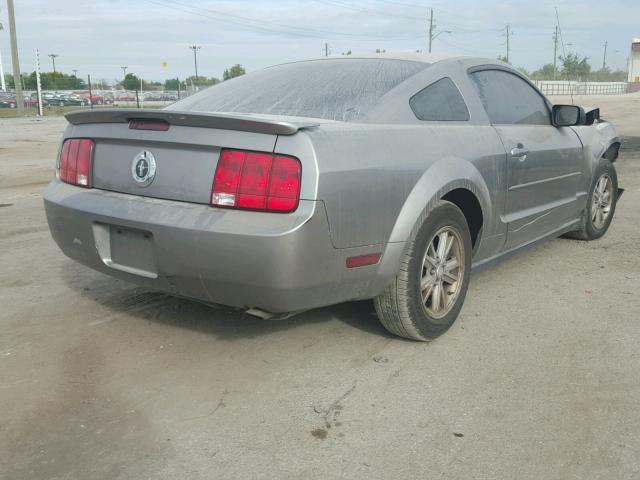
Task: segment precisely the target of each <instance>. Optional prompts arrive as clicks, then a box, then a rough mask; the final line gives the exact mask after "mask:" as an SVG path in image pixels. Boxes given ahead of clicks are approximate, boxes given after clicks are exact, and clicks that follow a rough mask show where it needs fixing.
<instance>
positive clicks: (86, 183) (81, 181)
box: [58, 138, 94, 188]
mask: <svg viewBox="0 0 640 480" xmlns="http://www.w3.org/2000/svg"><path fill="white" fill-rule="evenodd" d="M93 146H94V142H93V140H90V139H88V138H70V139H68V140H65V142H64V144H63V145H62V150H61V152H60V162H59V164H58V174H59V176H60V180H62V181H63V182H66V183H71V184H73V185H78V186H80V187H87V188H88V187H90V186H91V159H92V157H93Z"/></svg>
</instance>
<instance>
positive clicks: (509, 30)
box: [506, 25, 511, 63]
mask: <svg viewBox="0 0 640 480" xmlns="http://www.w3.org/2000/svg"><path fill="white" fill-rule="evenodd" d="M506 30H507V33H506V35H507V63H509V39H510V37H511V29H510V28H509V25H507V27H506Z"/></svg>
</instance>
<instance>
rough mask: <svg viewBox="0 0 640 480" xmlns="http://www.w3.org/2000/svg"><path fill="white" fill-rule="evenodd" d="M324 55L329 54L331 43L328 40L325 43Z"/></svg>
mask: <svg viewBox="0 0 640 480" xmlns="http://www.w3.org/2000/svg"><path fill="white" fill-rule="evenodd" d="M324 56H325V57H328V56H329V44H328V43H327V42H325V43H324Z"/></svg>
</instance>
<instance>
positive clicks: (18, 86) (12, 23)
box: [7, 0, 24, 115]
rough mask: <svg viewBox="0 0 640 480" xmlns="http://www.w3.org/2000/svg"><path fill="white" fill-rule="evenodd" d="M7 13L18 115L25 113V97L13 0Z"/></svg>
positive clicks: (10, 0)
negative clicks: (23, 95) (23, 94)
mask: <svg viewBox="0 0 640 480" xmlns="http://www.w3.org/2000/svg"><path fill="white" fill-rule="evenodd" d="M7 15H8V17H9V37H10V39H11V63H12V66H13V86H14V88H15V90H16V107H17V108H18V115H23V114H24V99H23V97H22V75H21V74H20V61H19V60H18V37H17V35H16V14H15V9H14V8H13V0H7Z"/></svg>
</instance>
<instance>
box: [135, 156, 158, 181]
mask: <svg viewBox="0 0 640 480" xmlns="http://www.w3.org/2000/svg"><path fill="white" fill-rule="evenodd" d="M131 175H132V176H133V179H134V180H135V182H136V183H137V184H138V185H140V186H141V187H146V186H147V185H149V184H150V183H151V182H153V179H154V178H155V176H156V158H155V157H154V156H153V153H151V152H150V151H148V150H143V151H142V152H140V153H138V154H137V155H136V156H135V157H134V158H133V162H132V163H131Z"/></svg>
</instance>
